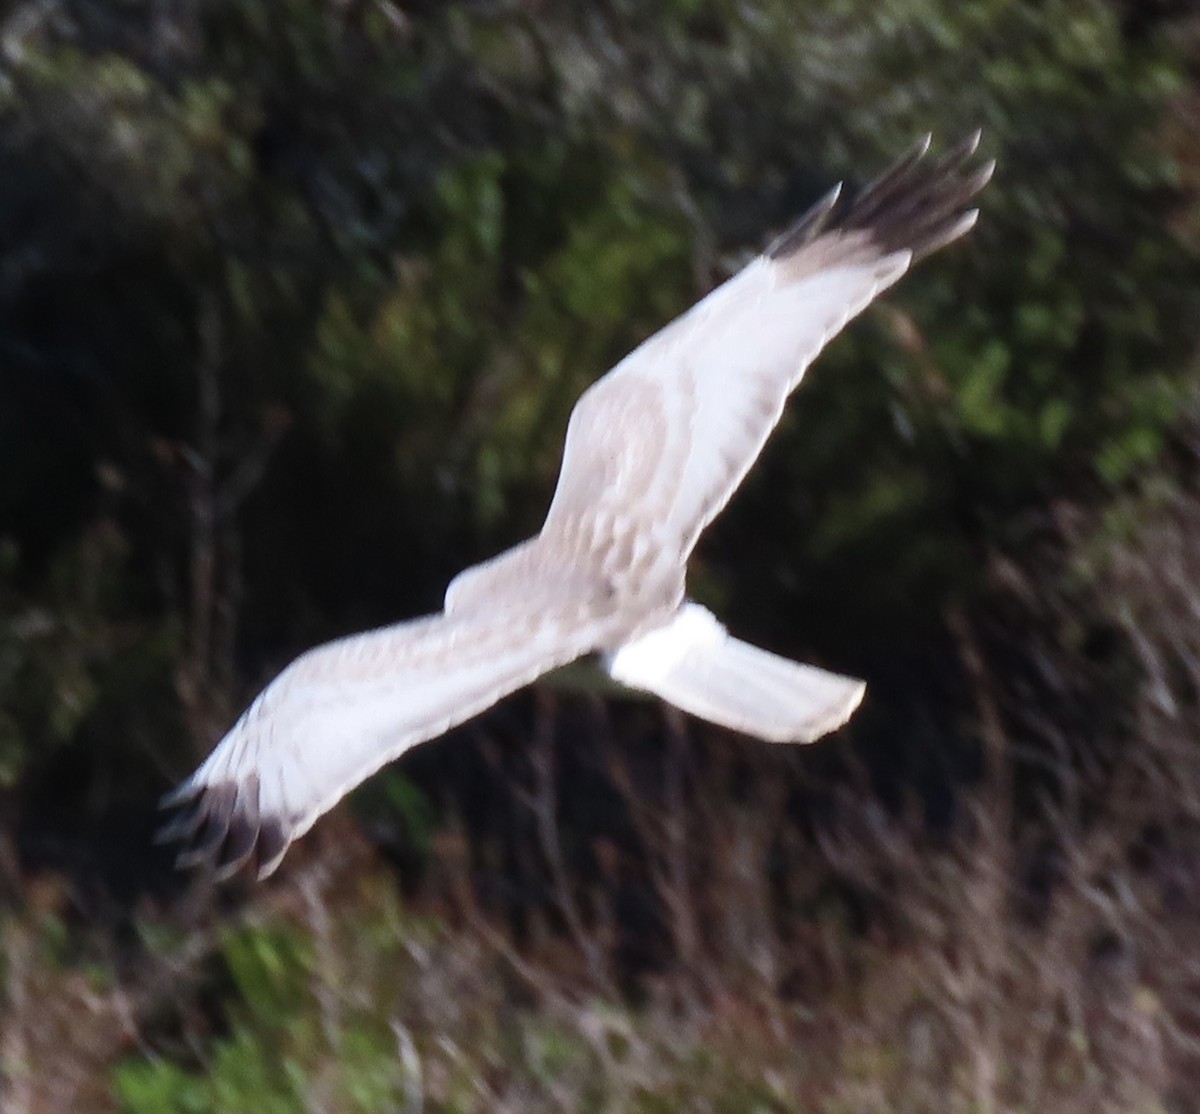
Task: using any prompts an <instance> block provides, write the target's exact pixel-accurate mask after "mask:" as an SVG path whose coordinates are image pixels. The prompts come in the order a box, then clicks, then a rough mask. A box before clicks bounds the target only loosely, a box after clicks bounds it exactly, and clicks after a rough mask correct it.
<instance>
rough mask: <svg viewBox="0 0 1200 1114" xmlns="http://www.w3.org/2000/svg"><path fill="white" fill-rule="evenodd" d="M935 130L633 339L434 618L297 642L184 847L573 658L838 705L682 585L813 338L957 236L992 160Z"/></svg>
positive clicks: (770, 717)
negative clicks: (947, 142)
mask: <svg viewBox="0 0 1200 1114" xmlns="http://www.w3.org/2000/svg"><path fill="white" fill-rule="evenodd" d="M978 142H979V135H978V133H976V134H975V135H973V136H971V137H970V138H968V139H967V140H966V141H964V142H963V143H961V144H959V145H958V146H957V147H955V148H954V149H953V150H951V151H950V152H949V153H948V154H947V155H945V156H944V157H943V158H942V159H940V160H937V159H933V158H930V157H928V149H929V139H928V138H926V139H925V140H924V141H923V142H922V143H920V144H919V145H918V146H917V147H916V148H915V149H914V150H912V151H910V152H909V154H907V155H906V156H905V157H904V158H902V159H901V160H900V161H899V162H898V163H896V165H895V166H893V167H892V168H891V169H890V170H888V171H887V172H886V173H885V174H884V175H883V176H882V177H880V178H879V179H878V180H877V181H876V182H874V183H873V184H872V185H871V186H869V187H868V188H867V189H866V190H864V191H863V192H862V193H861V195H860V196H859V197H858V198H857V199H856V200H855V202H854V203H853V204H851V205H849V206H839V205H838V194H839V189H840V187H839V189H834V190H832V191H831V192H830V193H829V194H827V195H826V196H825V197H824V198H822V199H821V200H820V201H818V202H817V204H816V205H815V206H814V207H813V208H812V209H811V210H810V211H809V212H808V213H806V214H805V215H804V216H803V217H802V218H801V219H800V220H799V222H798V223H796V224H795V225H794V226H793V227H792V228H791V229H790V230H789V231H787V232H786V233H784V234H783V235H782V236H781V237H780V238H779V239H777V240H776V241H775V242H774V243H773V244H772V245H771V246H770V247H769V248H768V249H767V251H766V252H765V253H764V254H763V255H761V256H759V257H758V258H756V259H755V260H754V261H753V262H751V263H750V264H749V265H748V266H747V267H746V268H745V269H744V270H742V271H741V272H739V273H738V274H737V275H735V276H734V277H733V278H731V279H730V280H729V281H728V282H726V283H725V284H724V285H722V286H720V287H718V288H717V289H716V290H714V291H713V292H712V293H711V294H709V295H708V296H707V297H706V298H704V299H703V300H702V301H701V302H699V303H698V304H697V305H695V306H693V307H692V309H690V310H689V311H688V312H687V313H685V314H683V316H681V317H680V318H678V319H677V320H676V321H674V322H672V323H671V324H670V325H668V326H667V327H666V328H664V329H663V330H662V331H661V332H659V333H657V334H656V335H655V336H653V337H651V338H650V339H649V340H647V341H646V342H645V343H644V344H642V345H641V346H640V347H639V348H637V349H636V350H635V351H633V352H632V353H630V355H628V356H626V357H625V359H623V360H622V361H621V362H620V363H619V364H617V366H616V367H615V368H613V369H612V370H611V371H610V372H609V373H608V374H607V375H605V376H604V377H603V378H602V379H600V380H599V381H598V382H596V383H594V384H593V385H592V386H591V387H590V388H589V389H588V390H587V391H585V392H584V394H583V396H582V397H581V398H580V400H579V402H578V403H577V404H576V406H575V409H574V411H573V413H572V414H571V420H570V424H569V426H568V428H567V439H566V446H565V449H564V452H563V462H562V471H561V473H560V475H559V480H558V487H557V488H556V490H555V492H554V499H553V501H552V502H551V504H550V511H549V513H548V514H547V516H546V522H545V525H544V526H543V527H542V530H541V533H539V534H538V535H537V536H536V537H534V538H530V539H529V540H528V541H525V542H522V543H521V544H520V545H518V546H516V547H515V548H513V549H510V550H508V551H507V552H505V553H502V554H500V555H499V556H498V557H494V558H492V559H491V560H490V561H485V562H484V563H483V564H480V565H476V566H474V567H473V568H469V569H467V570H466V571H465V572H462V573H460V574H459V575H458V576H457V577H455V578H454V580H453V581H452V582H451V584H450V587H449V588H448V589H447V591H446V600H445V606H444V609H443V610H442V612H441V613H440V614H437V615H431V616H427V617H425V618H421V619H415V620H412V621H411V622H404V623H398V624H396V625H395V626H390V627H384V628H382V629H380V630H376V631H370V632H368V633H365V634H358V635H354V636H353V637H350V638H344V639H341V640H340V641H337V642H331V643H329V644H328V645H325V646H320V647H318V648H316V649H314V650H310V651H308V653H306V654H303V655H302V656H301V657H299V658H297V659H296V660H295V661H294V662H292V664H291V665H289V666H288V667H287V668H286V669H285V670H284V671H283V672H282V673H281V674H280V675H279V676H278V677H276V678H275V680H274V681H272V682H271V684H270V685H268V686H267V688H266V689H265V690H264V691H263V692H262V693H261V695H259V697H258V698H257V699H256V700H255V701H254V703H253V704H251V705H250V707H249V709H248V710H247V711H246V712H245V713H244V714H243V715H242V717H241V718H240V719H239V720H238V721H237V723H236V724H234V726H233V728H232V729H231V730H230V732H229V733H228V734H227V735H226V736H225V738H224V739H222V740H221V743H220V745H218V747H217V748H216V750H214V751H213V753H212V755H211V756H210V757H209V758H208V760H207V761H206V762H205V763H204V764H203V765H202V766H201V767H200V768H199V769H198V770H197V771H196V772H195V773H194V774H192V776H191V777H190V778H188V779H187V781H185V782H184V783H183V784H182V785H181V786H180V787H179V788H178V789H177V790H176V791H175V792H174V793H172V794H171V795H170V796H169V797H167V798H166V800H165V803H166V804H167V805H181V804H185V803H190V806H191V807H190V808H189V809H188V810H187V811H186V812H184V813H183V814H181V816H180V817H178V818H177V819H176V820H175V821H173V822H172V823H171V824H170V825H168V827H167V828H166V829H164V832H163V835H164V836H165V837H166V838H182V839H184V840H187V841H188V842H189V843H190V845H191V846H190V847H189V849H187V850H185V851H184V853H183V854H182V855H181V856H180V863H181V865H191V864H193V863H196V862H200V861H202V860H205V859H212V860H214V861H215V862H216V863H217V864H218V865H219V866H220V868H221V870H222V872H228V871H232V870H234V869H236V868H237V867H238V866H240V865H241V864H242V863H243V862H245V861H246V860H247V859H248V858H250V857H251V855H255V854H256V858H257V862H258V867H259V876H260V877H265V876H266V875H268V874H270V873H271V872H272V871H273V870H274V869H275V868H276V866H278V864H279V861H280V859H282V857H283V854H284V852H285V851H286V850H287V847H288V845H289V844H290V843H291V842H292V841H293V840H294V839H296V838H297V837H299V836H300V835H302V834H303V833H304V832H306V831H307V830H308V828H309V827H311V825H312V824H313V822H314V821H315V820H316V819H317V817H319V816H320V815H321V814H322V813H324V812H325V811H327V810H328V809H329V808H331V807H332V806H333V805H334V803H335V802H337V801H338V800H339V798H341V797H342V796H343V795H344V794H345V793H347V792H348V791H349V790H350V789H352V788H353V787H354V786H356V785H357V784H359V782H361V781H363V779H364V778H366V777H368V776H369V775H371V774H372V773H374V772H375V771H376V770H378V769H379V768H380V767H381V766H383V765H384V764H385V763H386V762H390V761H391V760H392V759H393V758H396V757H397V756H398V755H401V754H403V753H404V752H405V751H406V750H408V748H409V747H412V746H414V745H416V744H417V743H420V742H423V741H425V740H427V739H432V738H433V737H434V736H437V735H440V734H442V733H443V732H444V731H446V730H448V729H449V728H451V727H453V726H454V725H455V724H458V723H461V722H463V721H464V720H466V719H468V718H470V717H471V716H474V715H476V714H478V713H479V712H482V711H483V710H484V709H485V708H488V707H489V706H491V705H492V704H494V703H495V702H496V701H498V700H499V699H500V698H501V697H503V696H505V695H506V694H508V693H510V692H512V691H514V690H515V689H518V688H521V687H522V686H523V685H527V684H529V683H530V682H531V681H533V680H534V679H535V678H537V677H538V676H540V675H541V674H543V673H546V672H548V671H549V670H551V669H554V668H556V667H558V666H561V665H564V664H566V663H567V662H570V661H572V660H573V659H575V658H579V657H582V656H583V655H585V654H589V653H593V652H595V653H599V655H600V659H601V662H602V664H603V667H604V668H605V669H606V670H607V671H608V673H609V674H610V675H611V676H612V677H613V678H615V679H616V680H617V681H620V682H621V683H623V684H625V685H628V686H630V687H632V688H636V689H642V690H645V691H648V692H651V693H654V694H657V695H658V696H660V697H662V698H663V699H664V700H667V701H670V702H671V703H672V704H675V705H677V706H678V707H680V708H682V709H684V710H685V711H687V712H691V713H692V714H693V715H696V716H699V717H701V718H703V719H706V720H709V721H711V722H712V723H716V724H720V725H722V726H724V727H729V728H733V729H735V730H737V731H742V732H745V733H746V734H748V735H756V736H758V737H759V738H762V739H768V740H771V741H773V742H796V743H807V742H811V741H812V740H813V739H816V738H818V737H819V736H821V735H823V734H825V733H826V732H828V731H832V730H833V729H834V728H836V727H839V726H840V725H841V724H843V723H844V722H845V721H846V720H847V719H848V718H849V716H850V714H851V713H852V712H853V711H854V709H855V708H857V707H858V704H859V701H860V700H861V699H862V696H863V691H864V688H865V685H864V683H863V682H862V681H859V680H855V679H853V678H850V677H841V676H838V675H836V674H833V673H827V672H825V671H824V670H822V669H817V668H815V667H814V666H810V665H802V664H800V663H798V662H793V661H788V660H787V659H785V658H782V657H778V656H776V655H775V654H771V653H768V652H767V651H765V650H760V649H757V648H756V647H754V646H750V645H748V644H747V643H744V642H739V641H738V640H737V639H735V638H731V637H730V636H729V634H727V633H726V630H725V628H724V627H723V626H722V625H721V624H720V623H719V622H717V620H716V619H715V618H714V617H713V616H712V615H711V614H710V613H709V612H708V611H706V610H705V609H704V608H702V607H700V606H699V605H697V604H695V603H691V602H689V601H688V600H687V599H686V596H685V592H684V578H685V572H686V568H687V561H688V558H689V556H690V555H691V552H692V549H693V547H694V546H695V544H696V539H697V538H698V537H699V536H700V533H701V531H702V530H703V529H704V528H705V527H706V526H707V525H708V524H709V523H710V522H711V521H712V520H713V518H714V517H715V516H716V515H717V514H718V513H719V512H720V510H721V508H722V507H724V506H725V504H726V502H727V501H728V500H729V497H730V496H731V495H732V494H733V492H734V490H735V489H736V488H737V486H738V485H739V484H740V483H741V481H742V478H743V477H744V476H745V475H746V473H747V471H748V470H749V469H750V466H751V465H752V464H753V463H754V461H755V459H756V458H757V457H758V454H759V452H760V451H761V449H762V447H763V444H764V442H765V441H766V440H767V437H768V435H769V434H770V432H771V430H772V429H773V428H774V426H775V424H776V422H778V421H779V417H780V414H781V413H782V411H783V407H784V404H785V403H786V401H787V398H788V396H789V395H790V394H791V393H792V391H793V390H795V388H796V387H797V385H798V384H799V383H800V380H801V378H802V376H803V375H804V371H805V368H807V366H808V365H809V363H810V362H811V361H812V360H813V359H814V358H815V357H816V355H817V354H818V353H819V352H820V351H821V349H822V348H823V347H824V346H825V344H826V343H827V342H828V341H829V340H830V339H831V338H832V337H833V336H835V335H836V334H837V333H838V331H839V330H840V329H841V328H842V327H843V326H844V325H845V324H846V322H847V321H849V320H850V319H851V318H852V317H854V316H855V315H856V314H858V313H860V312H861V311H862V310H863V309H864V308H865V307H866V306H867V304H868V303H869V302H870V301H871V300H872V299H873V298H874V297H875V296H876V295H877V294H879V293H880V291H882V290H885V289H887V288H888V287H889V286H891V285H892V283H894V282H895V281H896V280H897V279H898V278H900V276H901V275H902V274H904V272H905V271H907V270H908V268H909V267H910V266H911V265H912V263H913V261H914V260H916V259H919V258H920V257H922V256H924V255H927V254H929V253H930V252H932V251H934V250H936V249H937V248H940V247H942V246H943V245H944V244H948V243H949V242H950V241H952V240H955V239H957V238H958V237H959V236H961V235H963V234H964V233H965V232H967V231H968V229H970V228H971V226H972V225H973V224H974V223H975V219H976V217H977V215H978V210H976V209H968V208H966V206H967V204H968V202H969V201H970V199H971V198H972V197H974V195H975V194H976V193H978V191H979V190H981V189H982V188H983V186H984V185H985V184H986V183H987V181H988V179H989V178H990V177H991V174H992V170H993V168H994V164H993V163H991V162H988V163H985V164H982V165H978V164H977V163H976V161H975V160H974V158H973V156H974V154H975V150H976V147H977V146H978Z"/></svg>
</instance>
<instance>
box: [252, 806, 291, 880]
mask: <svg viewBox="0 0 1200 1114" xmlns="http://www.w3.org/2000/svg"><path fill="white" fill-rule="evenodd" d="M291 844H292V839H291V836H290V835H288V829H287V826H286V825H285V824H284V823H283V821H282V819H280V817H278V816H271V817H269V818H266V819H264V820H263V822H262V826H261V827H260V828H259V831H258V880H259V881H260V882H261V881H262V880H263V879H264V878H269V877H270V876H271V875H272V874H274V873H275V871H276V870H277V869H278V867H279V864H280V863H281V862H282V861H283V856H284V854H285V853H286V851H287V849H288V848H289V847H290V846H291Z"/></svg>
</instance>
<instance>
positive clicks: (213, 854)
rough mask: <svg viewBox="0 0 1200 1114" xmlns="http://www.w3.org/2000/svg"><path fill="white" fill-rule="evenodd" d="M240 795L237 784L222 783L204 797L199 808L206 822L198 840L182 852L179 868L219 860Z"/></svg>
mask: <svg viewBox="0 0 1200 1114" xmlns="http://www.w3.org/2000/svg"><path fill="white" fill-rule="evenodd" d="M237 796H238V787H237V783H236V782H232V781H223V782H220V783H219V784H217V785H214V786H212V787H211V788H210V789H209V790H208V791H207V792H206V793H205V794H204V799H203V801H202V802H201V803H200V804H199V805H198V806H197V812H198V813H199V814H200V816H201V818H202V821H203V824H202V828H201V829H200V832H199V837H198V838H197V839H196V840H195V842H194V843H193V844H192V845H191V846H189V847H186V848H184V850H183V851H181V852H180V853H179V856H178V857H177V858H176V860H175V865H176V866H177V867H180V868H181V869H187V868H188V867H193V866H197V865H198V864H200V863H205V862H214V861H215V860H216V858H217V856H218V854H219V853H220V850H221V846H222V844H224V842H225V837H226V836H227V835H228V834H229V822H230V820H231V819H232V817H233V810H234V807H235V805H236V803H237Z"/></svg>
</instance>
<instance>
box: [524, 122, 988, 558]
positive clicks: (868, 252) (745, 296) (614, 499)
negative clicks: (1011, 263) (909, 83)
mask: <svg viewBox="0 0 1200 1114" xmlns="http://www.w3.org/2000/svg"><path fill="white" fill-rule="evenodd" d="M978 142H979V136H978V133H976V134H975V135H973V136H971V137H969V138H968V139H967V140H965V141H964V142H963V143H961V144H959V145H958V146H957V147H955V148H954V149H953V150H951V151H950V152H949V153H948V154H946V155H945V157H943V158H941V159H933V158H930V157H929V155H928V148H929V140H928V139H925V140H923V141H922V142H921V143H920V144H919V145H918V146H917V147H916V148H915V149H914V150H913V151H911V152H910V153H909V154H908V155H906V156H905V157H904V158H903V159H901V160H900V161H899V162H898V163H897V164H896V165H895V166H893V167H892V168H891V169H890V170H889V171H888V172H887V173H885V174H884V175H883V176H882V177H880V178H879V179H878V180H877V181H876V182H875V183H874V184H872V185H871V186H869V187H868V188H867V189H866V190H864V191H863V192H862V194H860V196H859V197H858V198H857V200H855V201H854V203H853V204H851V205H849V206H848V207H846V208H844V209H840V208H839V206H838V190H834V191H832V192H831V193H830V194H828V195H827V196H826V197H825V198H824V199H823V200H821V201H820V202H818V203H817V204H816V206H814V207H813V209H812V210H810V211H809V212H808V213H807V214H806V215H805V216H804V217H802V218H801V219H800V221H799V222H798V223H797V224H796V225H794V226H793V227H792V228H791V229H790V230H789V231H788V232H786V233H784V235H783V236H781V237H780V238H779V239H778V240H776V241H775V243H774V244H772V245H771V247H770V248H768V250H767V251H766V252H765V253H764V254H763V255H761V256H759V257H758V258H757V259H755V260H754V261H753V262H751V263H750V264H749V266H747V267H746V268H745V269H744V270H742V271H741V272H739V273H738V274H737V275H735V276H734V277H733V278H732V279H730V280H729V281H728V282H726V283H725V284H724V285H723V286H720V287H718V288H717V289H716V290H714V291H713V292H712V293H711V294H710V295H708V297H706V298H705V299H703V300H702V301H701V302H699V303H697V304H696V305H695V306H694V307H693V308H692V309H691V310H689V311H688V312H687V313H685V314H684V315H683V316H682V317H679V318H678V319H676V320H675V321H674V322H672V323H671V324H670V325H668V326H667V327H666V328H665V329H663V330H662V331H661V332H659V333H657V334H655V335H654V336H653V337H651V338H650V339H649V340H648V341H646V342H645V343H644V344H643V345H641V347H639V348H637V349H636V350H635V351H634V352H632V353H631V354H630V355H629V356H627V357H626V358H625V359H624V360H622V361H621V363H619V364H618V365H617V366H616V367H615V368H613V370H612V371H611V372H609V374H608V375H606V376H605V377H604V378H603V379H601V380H599V381H598V382H597V383H595V384H594V385H593V386H592V387H591V388H589V389H588V390H587V391H586V392H585V393H584V395H583V397H582V398H580V400H579V402H578V404H577V405H576V407H575V409H574V411H573V413H572V415H571V421H570V425H569V427H568V431H567V440H566V446H565V449H564V452H563V463H562V471H561V473H560V476H559V481H558V487H557V489H556V491H555V493H554V500H553V503H552V505H551V508H550V512H549V515H548V516H547V519H546V526H545V529H544V531H543V536H546V537H547V538H553V537H558V538H560V539H561V544H562V545H563V548H564V549H566V550H570V551H579V550H580V549H586V547H587V541H585V542H583V543H581V542H580V540H579V539H581V538H582V539H586V540H589V541H591V542H592V544H596V543H595V539H600V544H605V543H606V540H607V544H608V545H609V546H610V548H612V547H621V546H623V547H624V548H625V549H626V550H629V551H635V550H639V549H641V550H653V551H655V552H662V551H663V550H664V549H665V550H668V551H669V552H670V553H671V555H672V557H673V558H674V559H675V560H677V561H678V562H679V563H680V564H682V563H683V562H685V561H686V560H687V557H688V555H689V554H690V552H691V550H692V548H693V546H694V545H695V543H696V539H697V538H698V537H699V535H700V532H701V531H702V530H703V529H704V527H705V526H706V525H708V523H709V522H711V521H712V519H713V518H714V517H715V516H716V515H717V514H718V513H719V512H720V510H721V508H722V507H724V505H725V503H726V502H727V501H728V500H729V497H730V496H731V495H732V494H733V492H734V490H735V489H736V488H737V486H738V485H739V484H740V483H741V481H742V479H743V478H744V477H745V475H746V473H747V471H749V469H750V466H751V465H752V464H753V463H754V461H755V459H756V458H757V457H758V454H759V452H760V451H761V450H762V447H763V444H764V443H765V442H766V440H767V437H768V436H769V435H770V433H771V430H772V429H774V427H775V425H776V423H777V422H778V421H779V417H780V415H781V414H782V412H783V407H784V403H785V402H786V401H787V398H788V395H789V394H790V393H791V392H792V391H793V390H794V389H795V388H796V387H797V385H798V384H799V383H800V380H801V378H802V376H803V375H804V371H805V369H806V368H807V367H808V365H809V363H811V362H812V360H813V359H814V358H815V357H816V356H817V354H818V353H819V352H820V351H821V349H822V348H823V347H824V346H825V345H826V343H828V342H829V340H830V339H832V338H833V337H834V336H835V335H836V334H837V333H838V332H839V331H840V330H841V329H842V327H843V326H844V325H845V324H846V322H848V321H849V320H850V319H851V318H853V317H854V316H855V315H857V314H858V313H860V312H861V311H862V310H863V309H865V308H866V306H867V305H868V304H869V303H870V302H871V300H872V299H873V298H875V296H876V295H878V294H879V293H880V292H881V291H883V290H885V289H886V288H887V287H889V286H891V285H892V283H894V282H895V281H896V280H897V279H898V278H899V277H900V276H901V275H902V274H903V273H904V272H905V271H906V270H907V269H908V268H909V266H910V265H911V264H912V262H913V260H915V259H917V258H920V257H921V256H924V255H927V254H929V253H930V252H932V251H934V250H936V249H937V248H939V247H941V246H942V245H944V244H947V243H949V242H950V241H952V240H955V239H957V238H958V237H959V236H961V235H963V234H964V233H965V232H966V231H967V230H968V229H970V228H971V227H972V225H973V224H974V223H975V219H976V216H977V212H978V211H977V210H975V209H971V208H968V207H967V206H968V202H969V201H970V199H971V198H972V197H973V196H974V195H975V194H976V193H978V192H979V190H980V189H982V188H983V186H984V185H985V184H986V183H987V181H988V179H989V178H990V177H991V174H992V170H993V169H994V164H993V163H991V162H988V163H984V164H983V165H975V164H974V162H973V159H972V156H973V155H974V153H975V151H976V148H977V146H978Z"/></svg>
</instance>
